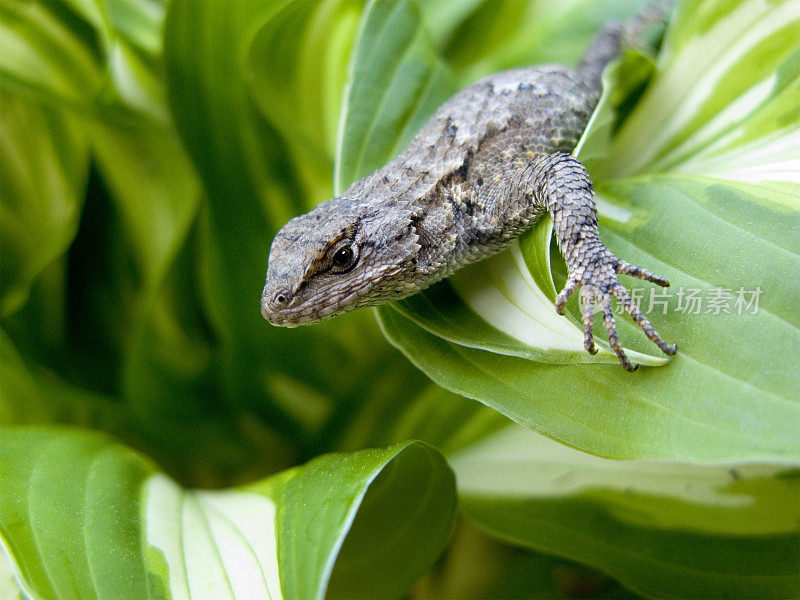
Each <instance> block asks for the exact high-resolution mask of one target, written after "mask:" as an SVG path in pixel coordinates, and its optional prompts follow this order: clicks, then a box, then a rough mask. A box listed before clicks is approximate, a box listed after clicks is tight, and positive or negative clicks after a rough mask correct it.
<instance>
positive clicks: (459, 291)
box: [0, 0, 800, 600]
mask: <svg viewBox="0 0 800 600" xmlns="http://www.w3.org/2000/svg"><path fill="white" fill-rule="evenodd" d="M640 4H641V2H639V1H637V0H628V1H625V2H611V1H607V2H606V1H599V2H598V1H593V0H570V1H568V2H561V3H551V2H545V1H543V0H529V1H522V0H461V1H459V2H454V1H452V0H432V1H428V0H426V1H424V2H423V1H421V0H420V1H418V2H415V1H413V0H373V1H363V0H292V1H290V0H268V1H264V2H255V1H249V0H234V1H231V2H213V1H211V0H208V1H205V0H204V1H202V2H198V1H197V0H169V1H162V0H52V1H51V0H25V1H22V2H20V1H16V0H0V201H2V214H0V252H2V258H1V259H0V326H1V327H2V331H0V382H2V383H1V384H0V392H1V393H2V396H0V419H2V428H0V478H1V479H0V542H2V546H3V549H4V550H5V552H6V554H7V555H8V559H9V560H8V570H7V571H2V572H0V594H6V595H11V594H19V595H21V596H22V597H28V598H36V599H40V598H41V599H50V598H76V599H78V598H79V599H88V598H113V599H115V600H117V599H123V598H132V599H141V598H210V599H214V600H217V599H221V598H237V599H241V598H272V599H275V598H281V597H283V598H287V599H290V598H291V599H301V600H305V599H310V598H320V599H321V598H324V597H328V598H337V597H342V598H357V597H364V598H384V597H385V598H390V597H394V598H400V597H415V598H441V597H449V598H454V597H484V598H489V597H498V598H500V597H502V598H508V597H542V598H545V597H547V598H550V597H557V596H560V597H575V596H578V595H581V594H582V595H583V596H586V595H589V596H593V597H635V596H637V595H644V596H648V597H676V598H685V597H709V598H711V597H714V598H717V597H748V598H751V597H766V598H775V597H782V598H783V597H796V596H797V595H798V589H800V576H799V575H798V574H799V573H800V545H799V544H798V539H800V530H799V527H798V523H800V442H798V439H800V437H799V436H798V435H797V432H798V430H800V395H798V393H797V390H798V389H800V362H798V356H800V305H799V304H798V301H797V299H798V297H800V279H799V278H798V277H797V273H798V272H800V236H798V231H800V109H798V106H800V104H798V101H797V98H798V97H800V42H798V40H800V5H798V3H797V2H796V1H794V0H775V1H767V0H743V1H742V2H728V1H724V0H692V1H689V0H686V1H684V2H678V3H677V4H676V6H675V8H674V9H673V12H672V15H671V18H670V22H669V23H668V25H667V26H666V30H665V31H663V32H662V31H652V32H651V33H652V36H651V42H652V44H651V45H648V46H646V47H645V46H643V47H641V48H631V49H630V50H628V51H626V52H625V53H624V54H623V55H622V56H621V57H619V59H617V60H616V61H615V62H614V63H612V64H611V65H609V66H608V68H607V69H606V71H605V73H604V92H603V97H602V99H601V102H600V105H599V106H598V108H597V110H596V111H595V114H594V116H593V118H592V121H591V123H590V125H589V127H588V129H587V131H586V133H585V134H584V137H583V139H582V140H581V142H580V144H579V146H578V148H577V149H576V151H575V153H576V155H577V156H578V157H579V158H580V159H581V160H582V161H583V162H584V163H585V164H586V165H587V167H588V168H589V171H590V173H591V175H592V178H593V180H594V183H595V188H596V190H597V193H598V205H599V211H600V228H601V235H602V236H603V238H604V240H605V241H606V242H607V243H608V245H609V247H610V248H611V250H612V251H614V252H615V253H616V254H617V255H619V256H622V257H624V258H625V259H626V260H629V261H631V262H633V263H636V264H641V265H644V266H647V267H648V268H651V269H653V270H654V271H656V272H659V273H661V274H663V275H665V276H666V277H667V278H668V279H669V280H670V281H671V283H672V287H671V288H669V289H668V290H667V291H666V292H664V291H662V290H659V289H656V288H654V287H653V286H650V285H649V284H642V286H640V287H639V288H636V284H635V283H634V284H632V286H633V288H634V293H635V297H638V298H639V301H640V305H641V307H642V309H643V310H644V311H645V312H647V313H648V315H649V317H650V318H651V320H652V321H654V322H656V323H657V325H658V328H659V330H660V331H661V332H662V333H663V334H664V335H665V337H666V338H668V339H669V340H674V341H677V342H678V344H679V353H678V354H677V356H675V357H674V358H672V359H671V360H669V361H667V360H665V359H664V358H662V357H659V356H657V355H656V354H654V353H653V352H652V349H651V348H650V347H649V346H648V345H647V341H646V340H644V339H643V338H642V336H640V335H639V334H637V332H636V330H635V328H634V326H633V325H632V324H624V325H621V337H622V339H623V341H624V343H625V344H626V345H627V346H629V348H630V354H631V356H633V357H636V359H637V361H638V362H640V363H642V364H643V365H644V366H643V367H642V368H640V369H639V370H638V371H637V372H636V373H634V374H629V373H625V372H624V371H622V369H620V368H619V366H618V365H617V364H615V363H616V360H615V358H614V356H613V355H612V354H611V353H609V352H608V351H606V350H601V352H599V353H598V354H597V355H596V356H591V355H588V354H586V353H585V352H584V351H583V348H582V335H581V330H580V328H579V326H578V325H577V324H576V320H575V318H574V316H570V317H569V318H567V319H565V318H562V317H559V316H557V315H556V314H555V311H554V310H553V299H554V298H555V295H556V290H557V289H559V288H560V286H561V285H562V283H563V281H564V278H565V275H566V274H565V268H564V265H563V262H561V259H560V257H559V255H558V252H557V251H556V250H555V249H554V247H553V244H552V241H551V235H550V233H551V227H550V223H549V221H548V220H543V221H542V222H540V223H539V224H538V225H537V226H536V227H535V228H534V229H532V230H531V231H530V232H528V233H527V234H525V235H524V236H522V237H521V238H520V239H519V240H518V242H517V243H515V244H514V245H513V246H512V247H511V248H510V249H509V250H507V251H506V252H503V253H501V254H499V255H497V256H495V257H492V258H490V259H488V260H486V261H483V262H480V263H477V264H475V265H473V266H470V267H468V268H466V269H463V270H462V271H459V272H458V273H457V274H456V275H454V276H453V277H452V278H450V279H448V280H446V281H444V282H441V283H440V284H437V285H436V286H434V287H432V288H430V289H428V290H426V291H425V292H423V293H421V294H418V295H416V296H413V297H411V298H409V299H407V300H405V301H403V302H400V303H397V304H393V305H387V306H383V307H380V308H379V309H377V310H376V311H374V314H373V312H371V311H369V310H362V311H357V312H356V313H352V314H348V315H346V316H342V317H339V318H337V319H335V320H333V321H330V322H326V323H323V324H320V325H317V326H313V327H308V328H299V329H296V330H283V329H278V328H272V327H270V326H269V325H267V324H266V323H264V322H263V320H262V319H261V316H260V314H259V310H258V297H259V292H260V287H261V283H262V282H263V275H264V270H265V267H266V259H267V251H268V248H269V244H270V242H271V239H272V236H273V235H274V233H275V232H276V231H277V229H278V228H279V227H280V226H281V225H283V223H285V222H286V220H288V219H289V218H291V217H292V216H294V215H296V214H299V213H301V212H304V211H306V210H308V209H309V208H310V207H312V206H314V205H315V204H316V203H318V202H320V201H323V200H325V199H327V198H329V197H331V196H332V195H333V194H334V193H335V192H337V191H340V190H342V189H344V188H345V187H346V186H347V185H348V184H349V183H350V182H352V181H353V180H355V179H357V178H358V177H360V176H362V175H364V174H366V173H368V172H369V171H370V170H372V169H373V168H376V167H378V166H380V165H381V164H383V163H384V162H385V161H386V160H388V159H390V158H391V157H392V156H393V155H395V154H396V153H397V152H398V151H400V150H401V149H402V147H403V146H404V144H405V143H407V142H408V141H409V139H410V138H411V137H412V136H413V135H414V133H415V132H416V130H417V129H418V128H419V127H420V125H421V124H422V123H424V122H425V120H426V118H427V117H428V116H430V114H431V113H432V112H433V111H435V109H436V108H437V107H438V106H439V105H440V104H441V103H442V102H443V101H444V100H446V99H447V97H448V96H449V95H450V94H452V93H453V92H454V91H456V90H458V89H459V88H461V87H463V86H465V85H468V84H469V83H471V82H472V81H475V80H476V79H478V78H479V77H481V76H483V75H486V74H489V73H492V72H495V71H499V70H501V69H505V68H511V67H515V66H520V65H529V64H536V63H543V62H560V63H566V64H574V63H575V62H576V61H577V60H578V57H579V56H580V53H581V52H582V50H583V48H584V47H585V46H586V44H587V43H588V41H589V40H590V39H591V36H592V34H593V33H594V32H595V31H596V30H597V29H598V28H599V27H600V25H601V24H602V22H603V21H604V20H606V19H609V18H612V17H613V18H618V19H625V18H629V17H630V15H631V14H633V13H634V12H635V11H636V10H637V8H638V7H639V6H640ZM631 281H633V280H631ZM631 281H629V282H626V283H631ZM636 294H638V296H637V295H636ZM569 308H570V309H571V315H575V314H577V310H578V307H577V306H576V305H573V304H571V305H570V306H569ZM620 321H622V319H620ZM387 340H388V342H387ZM392 346H394V347H392ZM397 349H399V352H398V350H397ZM403 355H405V356H403ZM623 459H624V460H623ZM12 577H13V579H14V581H13V582H12V581H11V578H12Z"/></svg>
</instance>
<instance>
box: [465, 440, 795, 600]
mask: <svg viewBox="0 0 800 600" xmlns="http://www.w3.org/2000/svg"><path fill="white" fill-rule="evenodd" d="M450 460H451V464H452V465H453V469H454V470H455V471H456V476H457V478H458V486H459V501H460V506H461V508H462V510H463V511H464V513H465V514H466V515H467V516H468V517H469V518H470V519H473V520H475V521H476V522H477V523H478V524H479V525H480V526H481V527H483V528H487V529H488V530H490V531H492V532H493V533H494V534H496V535H500V536H501V537H503V538H505V539H507V540H511V541H513V542H515V543H519V544H522V545H525V546H528V547H531V548H535V549H538V550H541V551H545V552H548V553H552V554H557V555H560V556H567V557H570V558H572V559H573V560H578V561H581V562H584V563H587V564H589V565H591V566H593V567H595V568H599V569H601V570H603V571H605V572H607V573H609V574H611V575H612V576H613V577H615V578H616V579H618V580H619V581H621V582H622V583H624V584H625V585H627V586H629V587H631V588H633V589H634V590H637V591H639V592H641V593H643V594H645V595H647V596H653V597H659V598H692V597H713V598H723V597H735V598H744V597H749V598H788V597H794V596H795V595H796V592H797V589H798V584H800V575H798V574H799V573H800V569H798V567H800V554H798V549H797V539H798V535H800V529H798V523H799V522H800V521H798V518H799V517H800V502H798V499H800V471H798V470H797V469H796V468H789V469H787V468H786V467H781V466H780V465H769V464H758V463H747V462H740V463H736V462H734V463H722V464H697V463H685V462H679V461H658V460H631V461H615V460H609V459H603V458H599V457H596V456H591V455H589V454H586V453H583V452H579V451H577V450H574V449H571V448H569V447H567V446H564V445H562V444H559V443H557V442H554V441H552V440H549V439H547V438H545V437H543V436H540V435H537V434H535V433H533V432H531V431H528V430H526V429H524V428H522V427H519V426H515V425H510V426H508V427H506V428H505V429H503V430H500V431H498V432H497V433H496V434H494V435H493V436H491V437H490V438H487V439H485V440H484V441H482V442H479V443H478V444H475V445H473V446H472V447H470V448H467V449H465V450H462V451H461V452H458V453H456V454H454V455H453V456H451V458H450Z"/></svg>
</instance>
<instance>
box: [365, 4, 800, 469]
mask: <svg viewBox="0 0 800 600" xmlns="http://www.w3.org/2000/svg"><path fill="white" fill-rule="evenodd" d="M714 6H717V4H715V3H714V2H707V3H696V4H686V5H684V6H683V8H682V11H683V12H681V13H679V14H678V15H676V17H675V23H676V24H675V25H673V28H672V29H671V30H670V31H669V32H668V33H667V38H666V42H665V48H666V50H665V52H664V53H663V54H662V55H660V56H659V57H658V59H657V62H656V69H655V70H653V68H652V66H651V65H650V63H649V62H648V61H647V60H646V59H644V58H643V57H640V56H637V55H635V54H633V53H629V54H627V55H626V56H625V57H623V59H622V60H621V62H619V63H617V64H616V65H615V67H614V68H612V69H609V70H608V71H607V73H606V90H605V93H604V98H603V100H602V101H601V105H600V108H599V110H598V113H597V115H596V117H595V119H594V120H593V122H592V124H591V126H590V129H589V130H588V131H587V133H586V134H585V139H584V141H583V142H582V144H581V145H580V152H582V153H583V152H586V153H587V159H588V160H587V162H588V163H589V165H590V171H591V173H592V175H593V178H594V179H595V184H596V190H597V192H598V205H599V209H600V213H601V222H600V232H601V236H602V237H603V239H604V240H605V241H606V243H607V245H608V246H609V248H610V249H611V250H612V251H613V252H614V253H615V254H617V255H618V256H621V257H623V258H624V259H625V260H627V261H629V262H631V263H633V264H637V265H641V266H644V267H646V268H648V269H651V270H653V271H655V272H657V273H659V274H661V275H664V276H666V277H667V278H668V279H669V280H670V282H671V283H672V287H671V288H669V289H668V290H665V291H664V292H661V291H658V290H656V289H655V288H654V287H653V286H649V285H647V286H633V288H634V292H633V293H634V294H638V295H639V297H640V301H641V307H642V309H643V311H644V312H645V313H647V314H649V316H650V319H651V321H652V322H653V323H654V325H655V326H656V327H657V329H658V330H659V331H660V332H661V333H662V335H663V336H664V337H665V338H666V339H668V340H675V341H677V342H678V345H679V347H680V350H679V353H678V355H677V356H676V357H675V358H674V360H672V361H671V362H670V364H669V365H668V366H665V367H662V368H659V369H641V370H640V371H639V372H637V373H636V374H635V375H633V376H630V375H629V374H627V373H623V372H622V371H621V370H620V369H619V367H618V366H605V365H598V364H594V365H574V366H570V367H561V366H557V365H555V364H542V363H569V362H574V361H580V362H584V363H589V362H590V361H598V360H599V361H607V360H610V359H611V358H612V357H611V356H610V355H609V354H608V353H605V354H604V355H602V354H598V356H597V357H595V358H592V357H590V356H589V355H587V354H585V353H582V352H581V350H580V331H579V330H578V328H577V327H573V326H572V325H570V324H569V323H568V322H567V321H565V320H561V319H559V318H558V317H556V316H555V313H554V311H553V310H552V307H551V303H552V298H553V295H554V292H555V287H553V286H552V283H551V282H550V281H548V279H547V277H545V276H544V275H543V273H545V272H546V271H548V270H549V269H548V268H547V267H548V262H547V261H548V255H549V253H550V247H549V244H548V243H547V236H546V235H545V233H544V232H546V229H543V228H544V227H546V225H541V226H540V228H539V229H534V230H533V231H532V232H529V234H527V235H526V236H523V237H522V238H521V239H520V242H519V245H518V246H516V245H515V246H513V247H512V248H511V249H510V250H509V251H507V252H506V253H504V254H501V255H499V256H496V257H494V258H492V259H490V260H487V261H483V262H481V263H479V264H476V265H471V266H469V267H467V268H465V269H462V270H461V271H460V272H459V273H457V274H456V276H454V277H453V278H451V279H450V280H449V281H448V282H445V283H443V284H440V285H439V286H437V287H434V288H432V289H431V290H429V291H427V292H425V293H423V294H422V295H420V296H418V297H414V298H411V299H409V300H407V301H405V302H403V303H400V304H398V305H395V306H392V307H382V308H381V309H379V314H380V317H381V321H382V325H383V327H384V329H385V331H386V333H387V335H388V336H389V338H390V340H391V341H392V342H393V343H395V344H396V345H398V347H399V348H400V349H401V350H402V351H403V352H404V353H405V354H406V355H407V356H409V357H410V358H411V360H412V361H413V362H414V363H415V364H417V365H418V366H420V368H422V369H423V370H424V371H425V372H426V373H427V374H428V375H429V376H430V377H431V378H432V379H434V381H436V382H438V383H440V384H441V385H444V386H445V387H447V388H449V389H451V390H454V391H457V392H459V393H462V394H464V395H466V396H469V397H472V398H476V399H478V400H480V401H482V402H484V403H486V404H488V405H489V406H492V407H494V408H496V409H497V410H499V411H501V412H502V413H503V414H505V415H507V416H509V417H511V418H512V419H514V420H516V421H518V422H520V423H523V424H525V425H528V426H529V427H532V428H534V429H536V430H537V431H539V432H541V433H544V434H546V435H548V436H551V437H554V438H556V439H558V440H561V441H563V442H565V443H567V444H569V445H572V446H575V447H578V448H581V449H583V450H586V451H588V452H592V453H595V454H600V455H603V456H611V457H630V458H633V457H663V458H683V459H689V460H730V459H746V458H752V459H761V460H778V461H789V462H794V463H796V462H797V461H799V460H800V443H798V441H797V436H796V431H797V429H798V427H799V426H800V402H798V397H797V394H796V389H797V386H798V385H800V372H798V370H797V368H796V364H797V363H796V359H795V357H796V356H797V355H798V353H800V309H798V307H797V304H796V302H795V301H794V299H795V298H797V297H798V295H800V283H798V279H797V277H795V276H794V273H796V272H798V270H800V257H799V255H800V253H799V252H798V250H799V249H800V246H798V243H797V236H796V235H794V234H793V233H792V232H793V231H796V230H797V228H798V227H800V211H798V208H800V185H798V184H800V180H797V176H796V174H797V170H796V169H793V168H792V166H791V165H793V164H794V162H793V161H796V160H797V158H796V156H795V154H796V151H795V148H798V147H800V113H798V112H797V111H796V103H795V102H793V101H792V100H790V98H793V97H794V96H796V94H792V93H791V92H792V91H793V90H795V89H796V86H797V85H798V82H800V71H799V70H798V65H800V62H798V56H800V55H798V54H797V49H796V44H794V43H792V42H791V41H790V40H791V39H796V36H794V37H792V36H790V35H785V34H786V32H794V31H795V28H796V27H797V26H800V13H798V11H797V7H796V5H795V4H793V3H791V2H783V3H776V4H774V5H772V6H770V7H766V6H761V5H758V6H757V5H756V4H754V3H742V4H741V6H740V7H739V8H737V10H735V11H732V12H730V14H728V13H720V11H716V12H715V11H714V10H713V7H714ZM720 6H721V5H720ZM743 11H744V12H743ZM710 12H713V13H714V18H720V19H722V21H721V22H720V23H716V22H713V25H712V23H711V22H709V23H707V27H706V28H705V29H703V30H702V31H700V32H697V33H695V34H693V35H692V36H689V37H688V38H682V37H681V36H682V33H681V32H680V30H679V28H678V25H679V24H680V23H683V22H685V21H686V20H687V19H689V20H690V21H694V18H693V17H687V16H686V14H685V13H688V14H689V15H708V14H710ZM725 14H727V16H725ZM697 18H700V17H697ZM703 18H705V17H703ZM725 19H728V20H725ZM731 19H732V20H731ZM753 20H755V22H756V23H757V26H755V27H753V28H752V29H751V28H750V26H749V25H748V24H749V23H751V22H752V21H753ZM678 40H683V41H682V42H679V41H678ZM734 42H735V43H734ZM706 46H707V47H708V51H707V52H706V51H705V50H702V49H704V48H706ZM767 52H769V54H770V59H769V60H761V59H760V57H761V56H762V55H764V53H767ZM698 53H699V54H702V55H703V61H701V62H700V63H697V62H696V61H694V60H693V59H692V56H695V55H697V54H698ZM712 55H713V56H716V57H717V58H718V59H719V60H718V61H716V60H715V61H714V62H713V63H712V62H709V61H710V60H711V59H710V58H709V57H710V56H712ZM703 65H713V68H712V67H709V69H705V68H703ZM745 69H746V70H745ZM742 70H745V74H744V75H743V76H742V77H740V76H739V74H738V73H739V71H742ZM647 77H650V79H649V80H648V79H647ZM711 82H714V85H712V84H711ZM717 83H718V84H719V85H717ZM645 88H646V89H645ZM685 88H688V89H689V90H690V92H691V93H689V92H685ZM748 90H750V91H748ZM753 90H755V91H753ZM756 92H757V93H756ZM637 100H638V102H637ZM631 106H633V108H632V110H631ZM709 111H712V112H715V113H720V114H725V115H728V116H729V117H730V118H729V119H728V120H726V121H724V122H723V121H720V120H716V121H714V120H713V119H712V120H709V117H708V114H709ZM670 115H671V116H670ZM734 117H735V118H734ZM712 121H713V122H712ZM609 135H611V139H610V140H609V139H608V136H609ZM693 141H694V142H696V145H694V146H692V144H693V143H694V142H693ZM632 146H635V148H633V149H632ZM643 155H647V157H649V158H648V159H647V160H650V161H651V162H650V163H648V162H647V160H645V159H643V158H642V157H643ZM667 165H669V168H668V169H667V170H666V171H664V172H660V173H659V171H661V170H662V169H664V168H665V167H666V166H667ZM745 166H746V167H745ZM651 169H652V170H651ZM559 270H562V271H563V263H562V262H561V261H560V259H558V260H556V261H555V262H554V263H553V271H554V272H555V273H556V274H557V275H558V272H559ZM634 297H636V296H634ZM692 297H693V298H695V300H697V298H699V302H700V303H701V304H700V305H699V306H698V304H697V303H696V302H695V303H692V301H691V298H692ZM572 310H573V311H574V310H575V306H574V304H573V307H572ZM401 315H402V316H401ZM618 324H619V329H620V334H621V335H620V338H621V339H622V340H623V342H624V343H626V344H628V345H630V346H631V347H632V348H633V350H635V351H638V352H646V353H648V354H649V353H651V352H652V351H653V350H652V345H651V344H649V342H647V340H645V339H644V337H643V336H642V335H641V332H640V331H638V330H637V329H636V328H635V327H634V326H633V325H632V324H631V323H630V322H629V321H628V320H626V319H624V318H621V319H619V322H618ZM598 329H599V328H598ZM775 348H780V349H781V351H780V352H775ZM522 358H524V359H529V360H522ZM530 359H533V360H530ZM534 360H535V361H541V363H539V362H533V361H534ZM637 360H639V361H640V362H642V363H644V364H658V363H659V362H661V363H663V362H664V361H663V358H662V359H660V360H658V359H656V358H655V357H654V358H653V359H648V358H646V357H644V356H642V355H641V354H639V355H637ZM730 398H736V399H737V400H736V401H735V402H731V401H730Z"/></svg>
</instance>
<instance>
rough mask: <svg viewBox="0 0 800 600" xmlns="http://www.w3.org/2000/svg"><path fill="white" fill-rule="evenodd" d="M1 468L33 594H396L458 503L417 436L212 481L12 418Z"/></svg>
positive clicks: (7, 518) (9, 520)
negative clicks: (223, 483)
mask: <svg viewBox="0 0 800 600" xmlns="http://www.w3.org/2000/svg"><path fill="white" fill-rule="evenodd" d="M0 467H1V468H2V472H3V482H4V486H5V489H6V490H7V492H6V493H4V494H2V495H0V535H1V536H2V537H0V541H2V544H3V546H4V548H5V550H6V551H7V552H8V554H9V556H10V558H11V560H12V564H13V566H14V569H15V571H16V576H17V580H18V582H19V583H20V585H21V587H22V588H23V590H25V592H26V594H27V595H29V596H30V597H31V598H53V597H58V598H65V599H66V598H81V599H82V600H86V599H89V598H115V599H119V600H122V599H123V598H132V599H136V600H140V599H142V598H214V599H215V600H220V599H222V598H242V597H245V596H247V597H253V598H273V599H274V598H287V599H293V598H296V599H306V598H318V599H320V600H321V599H322V598H324V597H326V594H327V597H331V598H336V597H343V596H346V597H368V596H369V597H395V596H400V595H402V594H403V593H404V592H405V591H406V590H407V589H408V587H410V585H411V584H412V583H413V582H414V581H415V580H416V579H417V578H418V577H419V576H420V575H421V574H422V573H424V572H425V570H427V568H429V566H430V564H431V563H432V562H433V560H434V559H435V558H436V556H437V555H438V554H439V552H440V551H441V549H442V547H443V546H444V544H445V543H446V541H447V539H448V538H449V536H450V532H451V530H452V524H453V515H454V508H455V496H454V479H453V475H452V472H451V471H450V469H449V467H448V466H447V464H446V463H445V461H444V459H443V457H442V456H441V455H440V454H439V453H438V452H437V451H436V450H434V449H433V448H431V447H430V446H427V445H424V444H421V443H419V442H406V443H404V444H398V445H396V446H393V447H391V448H387V449H384V450H363V451H360V452H357V453H353V454H349V455H326V456H321V457H319V458H317V459H315V460H314V461H312V462H311V463H309V464H307V465H305V466H301V467H298V468H296V469H293V470H291V471H288V472H285V473H281V474H278V475H276V476H274V477H272V478H270V479H267V480H264V481H261V482H257V483H254V484H250V485H248V486H246V487H244V488H240V489H231V490H218V491H204V490H190V489H185V488H182V487H180V486H179V485H178V484H176V483H175V482H174V481H173V480H172V479H170V478H169V477H167V476H166V475H163V474H162V473H159V472H158V471H157V470H156V469H155V467H154V466H153V465H152V464H151V463H150V462H149V461H147V460H145V459H143V458H142V457H141V456H139V455H138V454H136V453H134V452H132V451H131V450H128V449H127V448H125V447H123V446H120V445H118V444H116V443H115V442H113V440H111V439H109V438H108V437H106V436H105V435H101V434H97V433H90V432H87V431H80V430H69V429H52V428H51V429H46V428H5V429H2V430H0ZM398 497H402V498H404V499H405V502H403V503H398V502H397V501H396V499H397V498H398ZM367 549H369V552H367ZM411 556H413V559H409V557H411Z"/></svg>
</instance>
